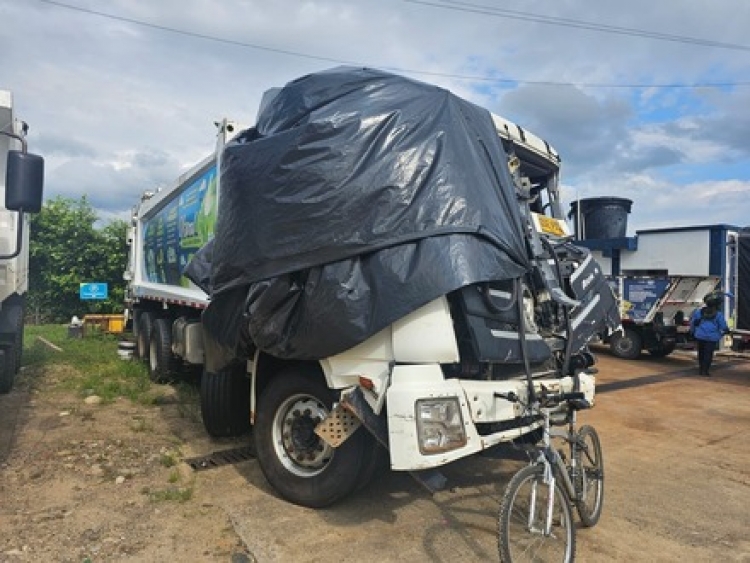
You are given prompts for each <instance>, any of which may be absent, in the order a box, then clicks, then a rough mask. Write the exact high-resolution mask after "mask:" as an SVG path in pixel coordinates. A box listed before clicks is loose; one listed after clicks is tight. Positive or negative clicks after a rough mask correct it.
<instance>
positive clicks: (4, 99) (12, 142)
mask: <svg viewBox="0 0 750 563" xmlns="http://www.w3.org/2000/svg"><path fill="white" fill-rule="evenodd" d="M27 131H28V126H27V125H26V123H24V122H23V121H20V120H18V119H16V117H15V116H14V114H13V98H12V95H11V93H10V92H7V91H4V90H0V187H2V192H3V194H4V206H2V207H0V393H8V392H9V391H10V390H11V389H12V387H13V381H14V379H15V376H16V374H17V372H18V370H19V369H20V366H21V352H22V349H23V327H24V314H25V310H26V292H27V290H28V285H29V277H28V276H29V224H28V221H25V220H24V217H25V214H26V213H37V212H39V211H40V209H41V206H42V186H43V182H44V160H43V159H42V158H41V157H40V156H38V155H34V154H30V153H28V152H27V150H26V148H27V147H26V140H25V137H26V132H27Z"/></svg>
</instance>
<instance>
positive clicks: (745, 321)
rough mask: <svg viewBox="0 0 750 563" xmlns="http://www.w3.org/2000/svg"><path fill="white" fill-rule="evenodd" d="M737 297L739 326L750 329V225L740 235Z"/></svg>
mask: <svg viewBox="0 0 750 563" xmlns="http://www.w3.org/2000/svg"><path fill="white" fill-rule="evenodd" d="M736 298H737V328H739V329H743V330H750V227H748V228H746V229H742V230H741V231H740V235H739V237H738V244H737V295H736Z"/></svg>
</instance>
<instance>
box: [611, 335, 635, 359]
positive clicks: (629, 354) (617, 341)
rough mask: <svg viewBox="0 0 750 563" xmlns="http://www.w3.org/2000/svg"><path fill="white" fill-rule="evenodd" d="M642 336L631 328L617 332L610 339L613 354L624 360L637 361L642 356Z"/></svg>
mask: <svg viewBox="0 0 750 563" xmlns="http://www.w3.org/2000/svg"><path fill="white" fill-rule="evenodd" d="M642 345H643V341H642V340H641V336H640V335H639V334H638V333H637V332H636V331H634V330H632V329H630V328H626V329H623V330H621V331H617V332H615V333H613V334H612V336H610V337H609V346H610V349H611V350H612V353H613V354H614V355H615V356H617V357H618V358H622V359H624V360H635V359H636V358H637V357H638V356H640V355H641V346H642Z"/></svg>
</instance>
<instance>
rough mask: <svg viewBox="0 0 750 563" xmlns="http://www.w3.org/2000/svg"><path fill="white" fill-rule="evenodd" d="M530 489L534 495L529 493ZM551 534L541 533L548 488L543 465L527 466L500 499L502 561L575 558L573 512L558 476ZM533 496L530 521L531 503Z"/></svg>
mask: <svg viewBox="0 0 750 563" xmlns="http://www.w3.org/2000/svg"><path fill="white" fill-rule="evenodd" d="M532 490H534V491H535V492H536V494H532ZM554 494H555V504H554V513H553V517H552V533H551V534H550V535H549V536H547V535H545V534H544V532H543V530H544V524H545V518H546V507H547V499H548V498H549V487H548V486H547V485H545V484H544V466H543V465H528V466H526V467H524V468H523V469H521V470H520V471H519V472H518V473H516V474H515V475H514V476H513V478H512V479H511V480H510V482H509V483H508V486H507V487H506V489H505V494H504V495H503V498H502V501H501V502H500V516H499V518H498V551H499V553H500V561H502V562H503V563H519V562H521V561H556V562H560V561H564V562H569V561H573V560H574V559H575V554H576V533H575V525H574V523H573V511H572V510H571V507H570V502H569V501H568V498H567V495H566V493H565V491H564V489H563V488H562V486H561V484H560V481H559V479H556V480H555V487H554ZM532 499H534V502H535V506H534V510H533V515H534V517H533V522H532V523H531V527H530V526H529V520H530V516H531V513H532V510H531V506H530V502H531V500H532Z"/></svg>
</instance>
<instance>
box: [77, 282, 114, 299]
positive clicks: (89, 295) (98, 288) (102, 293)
mask: <svg viewBox="0 0 750 563" xmlns="http://www.w3.org/2000/svg"><path fill="white" fill-rule="evenodd" d="M79 294H80V296H81V299H106V298H107V296H108V294H109V288H108V287H107V284H106V283H100V282H93V283H82V284H81V287H80V290H79Z"/></svg>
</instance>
